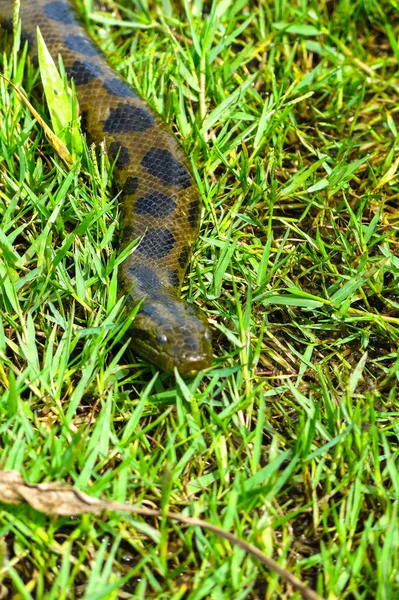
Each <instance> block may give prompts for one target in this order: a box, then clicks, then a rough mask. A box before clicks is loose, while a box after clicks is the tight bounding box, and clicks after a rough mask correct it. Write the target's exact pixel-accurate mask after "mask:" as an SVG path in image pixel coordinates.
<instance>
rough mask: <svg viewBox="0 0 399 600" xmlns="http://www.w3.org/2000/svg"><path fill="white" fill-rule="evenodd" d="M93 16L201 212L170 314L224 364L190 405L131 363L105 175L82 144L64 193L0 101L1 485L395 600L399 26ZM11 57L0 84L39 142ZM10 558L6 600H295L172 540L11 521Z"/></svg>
mask: <svg viewBox="0 0 399 600" xmlns="http://www.w3.org/2000/svg"><path fill="white" fill-rule="evenodd" d="M79 4H81V3H79ZM101 9H102V10H99V8H98V6H97V5H94V4H93V3H91V2H86V3H85V10H86V11H87V12H86V13H85V14H86V17H87V25H88V28H89V30H90V31H91V32H92V33H93V34H94V35H95V36H96V39H97V41H98V43H99V45H100V46H101V47H102V49H103V50H104V52H105V53H106V54H107V56H109V59H110V61H111V62H112V64H113V65H114V66H115V68H116V69H117V70H118V71H119V72H121V73H122V74H123V75H124V76H125V77H126V78H127V79H128V80H129V81H130V82H131V83H132V84H133V85H134V86H135V87H136V88H137V89H138V90H139V92H140V93H141V94H142V95H143V96H144V97H145V98H147V99H148V101H149V102H150V103H151V105H153V106H154V107H155V108H156V109H157V110H158V111H159V112H160V113H161V114H162V115H163V117H164V118H165V120H166V121H168V122H169V123H170V124H171V126H172V128H173V129H174V130H175V131H176V132H178V135H179V137H180V139H181V140H182V143H183V145H184V147H185V149H186V150H187V152H188V154H189V156H190V158H191V162H192V165H193V169H194V172H195V175H196V178H197V181H198V185H199V188H200V190H201V193H202V195H203V199H204V218H203V222H202V228H201V235H200V237H199V240H198V243H197V245H196V250H195V253H194V257H193V260H192V264H191V268H190V273H189V276H188V278H187V280H186V284H185V287H184V295H186V296H190V297H192V298H195V299H196V300H197V301H198V302H199V303H200V304H201V305H202V306H204V308H205V309H206V311H207V313H208V315H209V318H210V321H211V323H212V325H213V327H214V330H215V355H216V357H215V362H214V365H213V367H212V369H210V370H209V372H207V373H206V374H200V375H198V376H197V377H196V378H195V380H193V381H189V382H183V381H182V380H181V379H180V378H179V377H178V376H177V377H171V376H168V375H166V374H163V373H157V372H156V370H155V368H154V367H151V366H150V365H148V364H147V363H145V362H144V361H141V360H139V359H137V358H136V357H135V356H134V354H133V353H132V352H131V350H130V349H129V343H128V342H129V339H128V336H127V335H126V331H127V329H128V326H129V322H130V321H131V319H132V318H133V317H134V311H133V313H131V314H127V313H126V312H124V311H123V301H121V300H119V299H118V297H117V293H116V280H117V269H118V265H119V264H120V263H121V261H122V260H123V257H124V256H123V255H121V254H120V252H119V250H118V247H117V233H118V228H119V216H120V215H119V206H118V198H117V195H116V190H114V189H113V187H112V172H111V171H110V170H109V165H108V164H107V163H106V161H105V160H104V157H103V153H102V152H99V153H98V154H97V155H96V154H95V153H93V151H92V149H91V148H88V147H87V145H86V144H85V142H84V141H83V152H82V156H81V159H80V164H78V163H76V165H75V166H74V167H72V169H70V170H68V169H66V168H65V166H64V165H63V163H62V162H61V160H60V159H59V158H58V157H57V156H56V154H55V153H54V151H53V150H52V149H51V147H50V145H49V143H48V142H47V141H46V139H45V136H44V133H43V130H42V128H41V127H40V126H39V125H38V124H37V122H36V120H35V119H34V117H33V116H32V115H31V113H30V112H29V110H28V109H27V107H26V106H25V105H24V104H23V102H22V101H21V99H20V97H19V95H18V94H17V93H16V91H15V89H14V87H13V86H12V85H10V84H9V83H8V82H7V80H6V79H3V78H0V205H1V211H0V214H1V217H0V218H1V225H0V386H1V397H0V436H1V446H2V453H1V468H3V469H17V470H19V471H21V473H22V474H23V476H24V479H26V480H28V481H31V482H39V481H46V480H49V481H50V480H60V481H64V482H66V483H69V484H71V485H75V486H76V487H77V488H79V489H81V490H84V491H86V492H87V493H90V494H91V495H92V496H95V497H100V496H106V497H109V498H110V499H113V500H116V501H121V502H124V501H128V502H134V503H141V502H142V503H144V504H145V505H148V506H150V507H151V506H157V507H160V508H161V509H162V510H164V511H166V510H172V511H173V510H179V511H186V513H187V514H191V515H192V516H198V517H201V518H205V519H207V520H208V521H211V522H213V523H215V524H216V525H219V526H221V527H224V528H225V529H226V530H230V531H234V532H235V533H236V534H237V535H239V536H241V537H243V538H245V539H247V540H248V541H251V542H252V543H254V544H255V545H258V546H259V547H260V548H262V550H263V551H265V552H266V553H268V554H269V555H270V556H273V557H274V558H275V560H277V562H279V563H280V564H281V566H283V567H284V568H286V569H287V570H289V571H291V572H292V573H293V574H295V575H296V576H297V577H299V578H300V579H302V580H303V581H307V582H308V583H309V584H310V585H311V587H313V588H314V589H315V590H316V591H317V592H318V593H319V594H320V595H321V596H323V597H325V598H328V599H334V598H340V599H348V600H349V599H350V600H352V599H355V600H367V599H369V598H381V599H389V598H395V597H398V595H399V580H398V575H397V573H398V565H399V550H398V543H397V540H398V539H399V521H398V502H399V472H398V467H397V465H398V439H399V438H398V435H399V428H398V423H399V419H398V417H399V393H398V391H399V377H398V373H399V355H398V339H399V295H398V286H399V258H398V256H399V236H398V233H399V209H398V197H399V175H398V168H399V160H398V143H399V137H398V106H397V104H398V103H397V94H398V90H399V73H398V66H397V63H398V57H399V50H398V43H397V40H398V36H399V25H398V21H397V6H396V3H395V2H394V1H393V0H391V1H388V0H387V1H385V0H373V2H351V3H348V2H344V1H342V2H335V3H332V2H321V1H317V0H301V1H300V2H299V1H294V2H289V3H288V2H271V1H268V0H262V1H260V2H250V1H248V0H238V1H236V2H231V1H230V0H224V1H222V2H213V3H210V2H204V1H202V0H192V2H183V3H180V4H179V3H177V4H176V3H173V2H170V1H169V0H156V1H154V2H147V1H143V0H140V1H133V2H130V3H128V2H125V3H122V4H115V3H114V2H113V1H112V0H110V1H109V2H108V3H106V4H104V5H102V6H101ZM82 10H83V7H82ZM19 40H20V38H19V36H17V37H16V39H15V40H14V41H12V40H10V39H9V40H8V41H5V42H4V44H3V48H2V51H3V52H2V68H3V73H4V75H5V76H6V77H7V78H8V79H9V80H11V81H12V82H13V83H14V84H15V85H16V86H18V87H21V86H23V88H24V90H25V91H26V93H27V94H28V97H29V99H30V101H31V102H32V104H33V105H34V107H35V108H36V110H37V111H38V112H39V113H40V115H41V116H42V118H43V119H45V120H46V122H47V123H48V124H50V123H51V120H50V116H49V115H50V112H49V109H48V108H47V107H46V106H45V103H44V102H43V98H42V91H41V87H40V85H39V83H38V82H39V79H38V74H37V70H36V69H35V68H34V67H33V66H32V65H31V63H30V61H29V59H28V58H27V55H26V47H25V46H24V45H23V43H20V41H19ZM0 537H1V539H2V540H3V541H2V542H0V556H1V557H2V567H1V570H0V578H1V582H2V586H3V588H4V589H5V590H6V591H7V593H9V594H11V593H14V594H15V593H18V594H19V597H21V598H24V599H27V600H30V599H33V598H35V599H39V600H40V599H46V600H47V599H48V600H50V599H52V598H57V599H62V598H86V599H87V600H88V599H90V600H94V599H100V598H118V597H123V598H129V597H132V598H133V597H134V598H137V599H139V598H154V599H156V600H161V599H163V598H171V599H173V600H178V599H183V598H184V600H200V599H202V598H218V599H219V598H226V599H230V598H234V599H235V600H239V599H241V598H250V599H253V600H257V599H258V598H266V599H272V598H282V599H284V598H299V596H298V592H294V591H293V590H291V589H290V588H289V587H287V586H286V585H285V584H284V583H283V582H282V581H281V580H280V579H279V578H278V577H277V575H276V574H274V573H270V572H268V571H266V570H265V569H264V568H263V567H262V566H260V565H259V564H258V563H257V562H256V561H255V560H254V559H253V558H251V557H248V556H244V554H243V552H242V551H241V550H239V549H233V548H230V547H229V546H228V545H227V544H226V543H225V542H224V541H221V540H219V539H217V538H216V537H214V536H213V535H212V534H211V533H207V532H204V531H200V530H198V529H192V528H189V529H187V528H184V527H182V526H181V525H179V524H176V523H170V522H169V521H166V520H159V521H158V520H154V521H147V522H145V521H143V520H141V518H139V517H137V518H133V517H127V516H126V515H124V516H122V515H116V514H115V515H112V514H110V515H106V516H102V517H98V516H94V515H84V516H81V517H79V518H76V519H71V518H66V517H64V518H58V519H49V518H46V517H45V516H44V515H41V514H39V513H36V512H34V511H33V510H32V509H29V508H26V509H21V508H18V509H17V508H10V507H6V506H3V508H2V510H1V511H0Z"/></svg>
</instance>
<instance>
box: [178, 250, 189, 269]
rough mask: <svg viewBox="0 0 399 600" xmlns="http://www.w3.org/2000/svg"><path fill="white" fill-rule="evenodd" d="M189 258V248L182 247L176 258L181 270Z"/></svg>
mask: <svg viewBox="0 0 399 600" xmlns="http://www.w3.org/2000/svg"><path fill="white" fill-rule="evenodd" d="M189 256H190V248H189V247H188V246H184V248H183V250H182V251H181V252H180V256H179V258H178V261H179V265H180V266H181V268H182V269H184V268H185V266H186V264H187V261H188V257H189Z"/></svg>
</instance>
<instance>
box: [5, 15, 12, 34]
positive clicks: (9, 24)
mask: <svg viewBox="0 0 399 600" xmlns="http://www.w3.org/2000/svg"><path fill="white" fill-rule="evenodd" d="M2 26H3V27H4V29H7V31H12V30H13V24H12V19H10V18H9V17H8V18H7V19H4V21H3V22H2Z"/></svg>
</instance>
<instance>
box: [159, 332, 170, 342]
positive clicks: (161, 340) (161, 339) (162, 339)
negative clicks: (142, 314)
mask: <svg viewBox="0 0 399 600" xmlns="http://www.w3.org/2000/svg"><path fill="white" fill-rule="evenodd" d="M167 341H168V338H167V337H166V335H165V334H164V333H158V335H157V342H159V343H160V344H166V342H167Z"/></svg>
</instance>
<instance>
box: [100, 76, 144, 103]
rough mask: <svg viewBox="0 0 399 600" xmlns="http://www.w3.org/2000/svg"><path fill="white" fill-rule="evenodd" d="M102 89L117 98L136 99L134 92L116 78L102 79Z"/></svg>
mask: <svg viewBox="0 0 399 600" xmlns="http://www.w3.org/2000/svg"><path fill="white" fill-rule="evenodd" d="M103 88H104V89H105V90H106V91H107V92H108V93H109V94H111V95H112V96H116V97H117V98H137V95H136V94H135V93H134V91H133V90H132V89H131V88H130V87H129V86H128V85H126V83H124V82H123V81H121V80H120V79H118V78H117V77H115V78H113V79H109V78H107V79H104V83H103Z"/></svg>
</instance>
